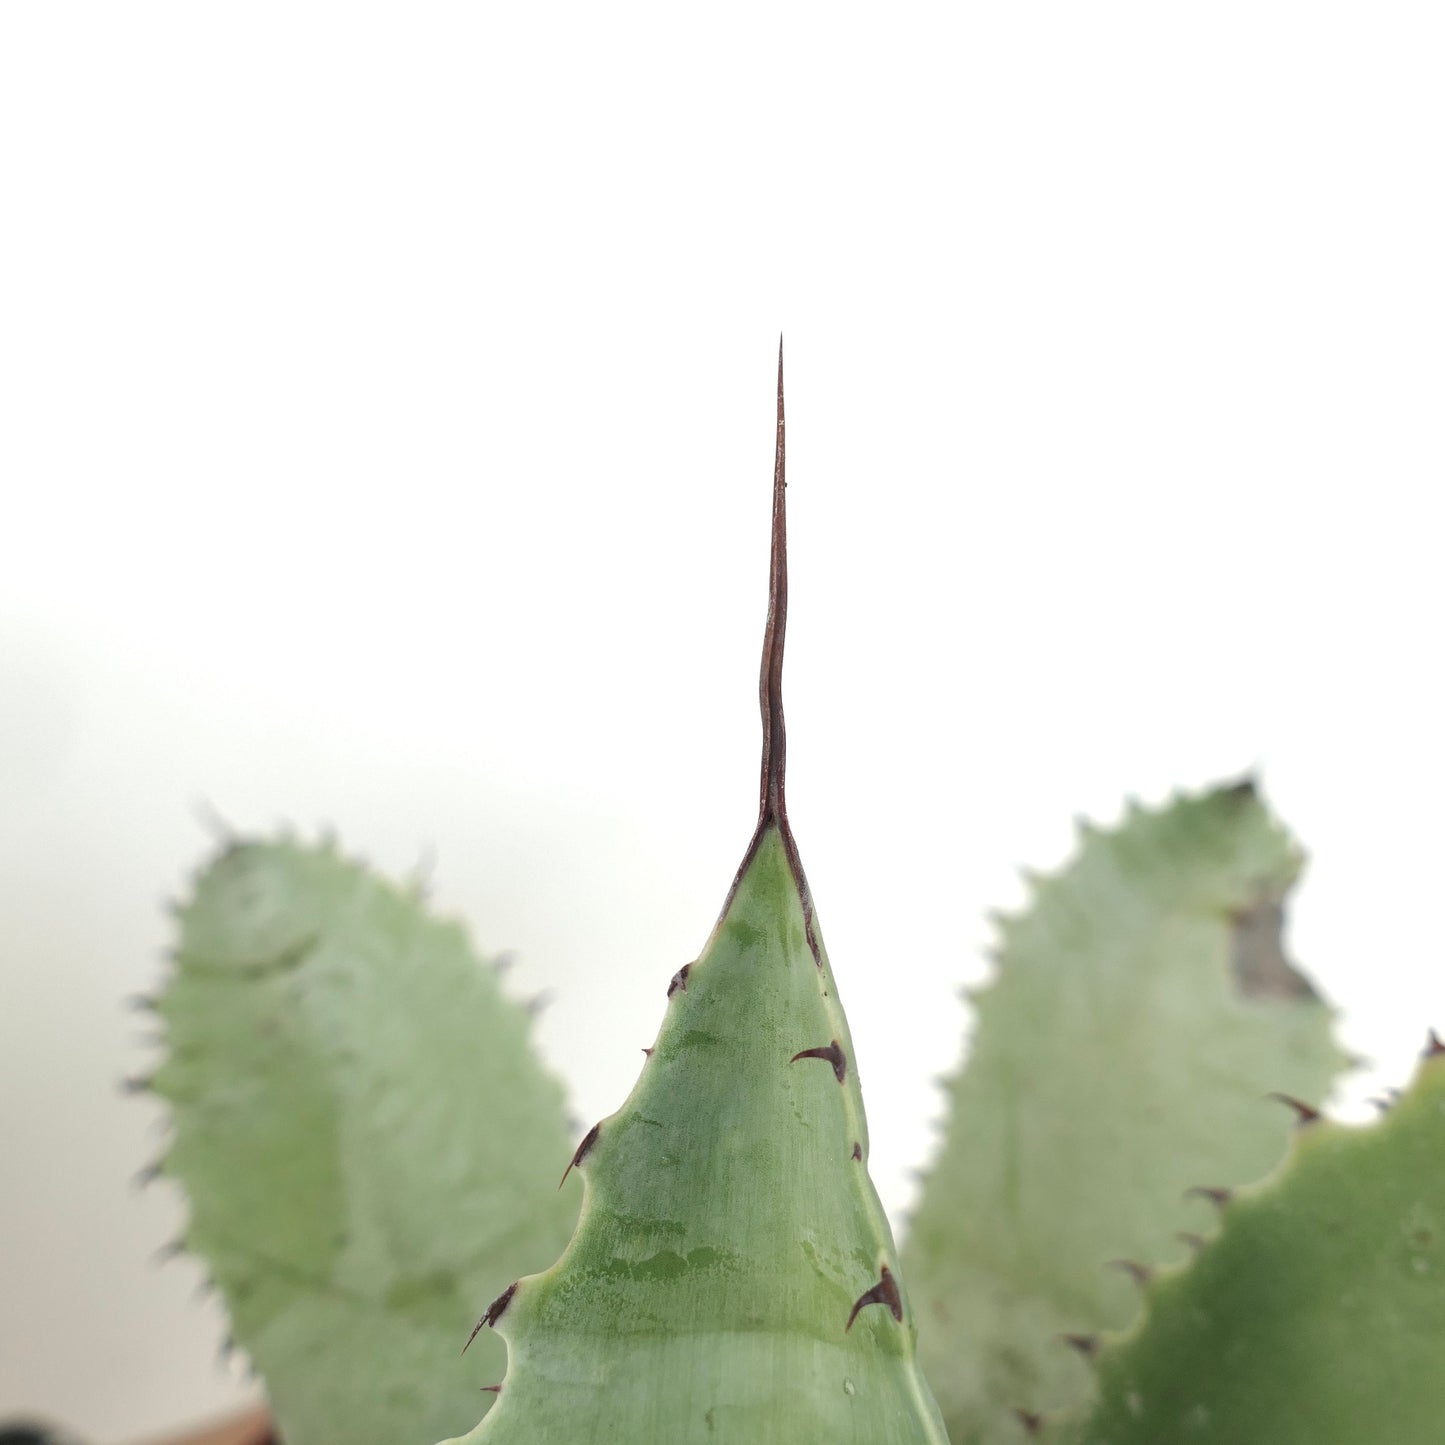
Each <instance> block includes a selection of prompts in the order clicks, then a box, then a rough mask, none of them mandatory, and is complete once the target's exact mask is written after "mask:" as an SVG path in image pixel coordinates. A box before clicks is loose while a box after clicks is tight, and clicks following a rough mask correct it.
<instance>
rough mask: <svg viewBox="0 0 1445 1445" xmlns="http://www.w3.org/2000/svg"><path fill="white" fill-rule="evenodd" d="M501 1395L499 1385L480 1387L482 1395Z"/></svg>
mask: <svg viewBox="0 0 1445 1445" xmlns="http://www.w3.org/2000/svg"><path fill="white" fill-rule="evenodd" d="M501 1393H502V1387H501V1386H500V1385H483V1386H482V1394H484V1395H500V1394H501Z"/></svg>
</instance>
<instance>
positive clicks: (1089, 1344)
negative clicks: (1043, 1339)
mask: <svg viewBox="0 0 1445 1445" xmlns="http://www.w3.org/2000/svg"><path fill="white" fill-rule="evenodd" d="M1059 1338H1060V1339H1062V1340H1063V1342H1064V1343H1065V1344H1066V1345H1067V1346H1068V1347H1069V1348H1070V1349H1071V1350H1075V1351H1077V1352H1078V1353H1079V1354H1081V1355H1082V1356H1083V1357H1084V1358H1085V1359H1086V1360H1090V1361H1092V1360H1093V1359H1094V1357H1095V1356H1096V1355H1097V1354H1098V1353H1099V1337H1098V1335H1061V1336H1060V1337H1059Z"/></svg>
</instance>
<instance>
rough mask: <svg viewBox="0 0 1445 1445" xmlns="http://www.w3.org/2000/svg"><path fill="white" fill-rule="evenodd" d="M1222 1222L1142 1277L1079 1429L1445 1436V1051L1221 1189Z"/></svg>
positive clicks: (1194, 1438)
mask: <svg viewBox="0 0 1445 1445" xmlns="http://www.w3.org/2000/svg"><path fill="white" fill-rule="evenodd" d="M1220 1212H1221V1220H1220V1228H1219V1233H1218V1236H1217V1238H1215V1239H1213V1240H1211V1241H1210V1242H1209V1243H1208V1244H1206V1245H1204V1246H1203V1248H1202V1249H1201V1251H1200V1253H1199V1257H1198V1258H1197V1259H1196V1260H1194V1261H1193V1262H1192V1263H1190V1264H1188V1265H1186V1266H1183V1267H1179V1268H1175V1269H1171V1270H1168V1271H1164V1272H1161V1273H1159V1274H1157V1275H1155V1276H1153V1277H1152V1278H1151V1279H1150V1280H1149V1281H1148V1282H1147V1283H1146V1286H1145V1300H1146V1316H1145V1318H1144V1319H1143V1320H1142V1321H1141V1322H1140V1324H1139V1325H1138V1327H1137V1328H1136V1329H1135V1330H1134V1331H1133V1332H1132V1333H1131V1334H1129V1335H1127V1336H1125V1337H1124V1338H1122V1339H1117V1340H1110V1341H1107V1342H1105V1343H1103V1344H1102V1345H1101V1346H1100V1348H1099V1351H1098V1355H1097V1368H1098V1399H1097V1402H1096V1403H1095V1404H1094V1406H1093V1408H1092V1409H1091V1410H1090V1411H1089V1412H1088V1416H1087V1420H1086V1422H1085V1423H1083V1424H1081V1425H1080V1424H1075V1425H1072V1426H1069V1425H1064V1426H1059V1427H1056V1428H1055V1429H1053V1430H1051V1431H1050V1432H1048V1433H1049V1434H1050V1437H1051V1438H1054V1439H1057V1440H1059V1441H1067V1442H1069V1445H1160V1442H1168V1445H1176V1442H1177V1445H1374V1442H1380V1445H1386V1442H1388V1445H1439V1442H1440V1440H1441V1439H1442V1438H1445V1050H1442V1049H1441V1047H1440V1045H1439V1043H1438V1042H1436V1041H1434V1040H1433V1039H1432V1043H1431V1050H1430V1053H1429V1054H1428V1055H1427V1057H1426V1059H1425V1061H1424V1062H1423V1063H1422V1065H1421V1067H1420V1070H1419V1072H1418V1073H1417V1075H1416V1077H1415V1080H1414V1083H1413V1085H1412V1086H1411V1088H1410V1089H1409V1091H1408V1092H1407V1093H1406V1094H1405V1096H1404V1097H1403V1098H1402V1099H1401V1100H1400V1101H1399V1103H1398V1104H1396V1105H1395V1106H1394V1107H1393V1108H1391V1109H1390V1110H1389V1112H1388V1114H1387V1115H1386V1117H1385V1118H1383V1119H1382V1120H1380V1121H1379V1122H1378V1123H1376V1124H1374V1125H1372V1126H1370V1127H1368V1128H1348V1127H1345V1126H1343V1125H1339V1124H1336V1123H1332V1122H1330V1121H1328V1120H1325V1119H1316V1120H1314V1121H1313V1122H1308V1123H1305V1124H1304V1125H1302V1126H1301V1127H1300V1128H1299V1129H1298V1130H1297V1132H1296V1134H1295V1139H1294V1143H1293V1146H1292V1147H1291V1149H1290V1152H1289V1157H1288V1159H1287V1160H1286V1162H1285V1163H1284V1164H1283V1165H1282V1166H1281V1167H1280V1168H1279V1169H1278V1170H1277V1171H1276V1173H1275V1174H1274V1175H1273V1176H1272V1177H1271V1178H1269V1179H1267V1180H1265V1181H1264V1182H1263V1183H1261V1184H1258V1185H1254V1186H1251V1187H1248V1188H1245V1189H1242V1190H1239V1191H1237V1192H1235V1193H1234V1194H1232V1195H1231V1196H1230V1197H1229V1198H1228V1199H1227V1200H1225V1201H1223V1202H1222V1207H1221V1211H1220Z"/></svg>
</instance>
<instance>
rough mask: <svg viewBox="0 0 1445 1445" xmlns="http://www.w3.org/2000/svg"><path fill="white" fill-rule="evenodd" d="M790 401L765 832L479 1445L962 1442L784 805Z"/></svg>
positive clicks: (601, 1165)
mask: <svg viewBox="0 0 1445 1445" xmlns="http://www.w3.org/2000/svg"><path fill="white" fill-rule="evenodd" d="M778 388H779V390H778V461H777V469H776V472H775V482H774V511H773V520H774V527H773V568H772V591H771V606H770V610H769V619H768V629H767V637H766V641H765V647H764V668H763V685H762V695H763V724H764V761H763V789H762V807H761V811H760V821H759V824H758V830H757V832H756V834H755V835H754V838H753V842H752V844H751V845H750V847H749V849H748V852H747V855H746V857H745V859H744V862H743V865H742V868H741V869H740V871H739V874H738V878H737V881H736V882H735V884H734V886H733V892H732V894H731V895H730V897H729V899H728V902H727V904H726V905H725V907H724V909H723V914H722V918H721V920H720V921H719V923H718V925H717V927H716V929H715V931H714V932H713V935H712V938H711V940H710V941H709V943H708V945H707V947H706V949H705V950H704V951H703V953H702V955H701V957H699V958H698V959H697V960H696V961H695V962H694V963H692V964H690V965H689V966H688V967H687V968H685V969H682V970H680V971H679V972H678V974H677V976H676V977H675V978H674V979H673V981H672V985H671V987H670V988H669V990H668V993H669V999H668V1003H667V1012H666V1016H665V1018H664V1021H663V1025H662V1029H661V1032H660V1033H659V1034H658V1037H657V1041H656V1044H655V1046H654V1047H653V1049H652V1051H651V1054H650V1056H649V1058H648V1059H647V1061H646V1063H645V1065H644V1066H643V1070H642V1074H641V1077H640V1079H639V1080H638V1083H637V1085H636V1087H635V1088H634V1089H633V1091H632V1093H631V1095H630V1096H629V1098H628V1100H627V1102H626V1103H625V1104H624V1105H623V1107H622V1108H621V1109H620V1110H619V1111H618V1112H617V1113H616V1114H613V1115H611V1116H610V1117H609V1118H606V1119H604V1120H602V1122H601V1123H600V1124H599V1125H598V1126H597V1127H596V1128H595V1129H594V1130H592V1131H591V1132H590V1133H589V1134H588V1135H587V1136H586V1137H585V1138H584V1139H583V1141H582V1144H581V1146H580V1147H579V1149H578V1150H577V1154H576V1156H575V1159H574V1163H575V1165H576V1173H577V1174H578V1175H579V1176H580V1177H581V1179H582V1181H583V1184H584V1190H585V1202H584V1204H583V1209H582V1216H581V1219H580V1221H579V1223H578V1226H577V1232H576V1234H575V1236H574V1237H573V1239H572V1242H571V1244H570V1245H569V1246H568V1247H567V1249H566V1251H565V1253H563V1255H562V1257H561V1259H560V1260H558V1262H557V1263H556V1264H555V1265H554V1266H553V1267H552V1268H551V1269H549V1270H547V1271H545V1272H544V1273H542V1274H537V1275H532V1276H530V1277H529V1278H526V1279H522V1280H520V1281H518V1282H517V1284H516V1285H515V1286H514V1287H513V1288H509V1289H508V1290H507V1291H506V1292H505V1293H504V1294H502V1295H501V1296H500V1297H499V1298H498V1299H497V1301H496V1302H495V1303H494V1305H493V1306H492V1308H491V1309H489V1310H488V1311H487V1314H486V1315H485V1316H484V1319H483V1324H484V1325H485V1324H490V1325H492V1326H493V1327H494V1328H495V1329H496V1330H497V1331H498V1332H499V1333H500V1334H502V1335H503V1336H504V1337H505V1339H506V1341H507V1346H508V1353H509V1363H508V1368H507V1374H506V1378H505V1381H504V1382H503V1384H502V1386H501V1395H500V1402H499V1404H498V1405H497V1407H496V1408H495V1409H494V1410H493V1411H492V1412H491V1413H490V1414H489V1415H488V1416H487V1417H486V1419H485V1420H484V1421H483V1422H482V1424H481V1425H480V1426H479V1427H478V1428H477V1429H476V1430H475V1431H473V1432H472V1434H471V1435H469V1436H467V1437H466V1438H467V1440H468V1441H470V1442H476V1445H483V1442H486V1445H508V1442H525V1445H562V1442H567V1445H575V1442H578V1441H583V1440H591V1441H608V1442H611V1441H619V1442H620V1441H626V1442H629V1445H690V1442H708V1445H713V1442H729V1441H731V1442H748V1445H784V1442H786V1445H798V1442H800V1441H827V1442H829V1445H847V1442H853V1445H893V1442H900V1445H901V1442H931V1445H939V1442H943V1441H944V1440H945V1438H946V1437H945V1435H944V1431H943V1427H942V1422H941V1421H940V1419H939V1416H938V1411H937V1407H936V1406H935V1405H934V1403H933V1399H932V1396H931V1395H930V1394H929V1391H928V1387H927V1385H926V1384H925V1383H924V1381H923V1377H922V1375H921V1373H920V1371H919V1368H918V1364H917V1360H916V1358H915V1353H914V1329H913V1318H912V1313H911V1311H910V1309H909V1304H908V1298H907V1294H906V1292H905V1290H904V1287H903V1281H902V1277H901V1273H900V1271H899V1267H898V1261H897V1256H896V1253H895V1250H894V1246H893V1240H892V1237H891V1234H890V1232H889V1228H888V1223H887V1220H886V1219H885V1217H884V1214H883V1210H882V1208H881V1206H880V1205H879V1202H878V1197H877V1195H876V1194H875V1193H874V1190H873V1186H872V1183H871V1182H870V1180H869V1177H868V1169H867V1156H868V1134H867V1128H866V1126H865V1123H864V1117H863V1099H862V1095H861V1093H860V1091H859V1087H858V1067H857V1061H856V1059H855V1058H854V1055H853V1046H852V1041H851V1039H850V1038H849V1034H848V1025H847V1021H846V1019H845V1018H844V1015H843V1010H842V1006H841V1004H840V1003H839V1000H838V990H837V986H836V983H835V981H834V978H833V972H832V969H831V967H830V965H829V962H828V956H827V952H826V950H825V949H824V947H823V941H822V937H821V935H820V933H819V931H818V924H817V919H816V918H815V916H814V914H813V910H812V904H811V900H810V896H809V893H808V889H807V884H806V882H805V881H804V878H803V873H802V869H801V866H800V864H799V861H798V855H797V850H796V847H795V846H794V844H793V841H792V834H791V832H790V830H789V827H788V822H787V812H786V807H785V805H784V801H783V761H784V740H783V717H782V701H781V665H782V642H783V625H784V618H785V610H786V571H785V566H784V558H785V551H784V548H785V536H784V522H783V445H782V442H783V437H782V425H783V420H782V374H781V358H780V360H779V379H778ZM479 1328H480V1326H479Z"/></svg>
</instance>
